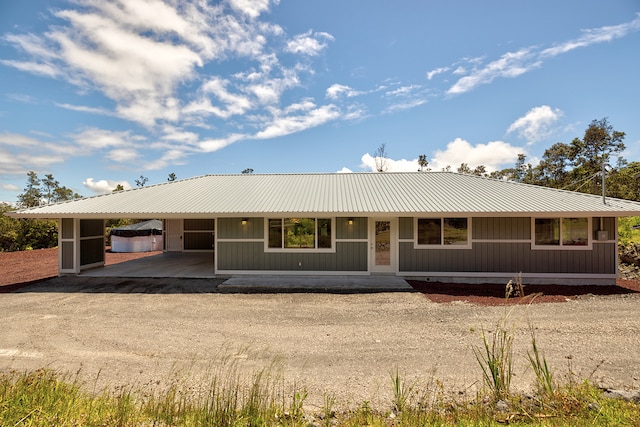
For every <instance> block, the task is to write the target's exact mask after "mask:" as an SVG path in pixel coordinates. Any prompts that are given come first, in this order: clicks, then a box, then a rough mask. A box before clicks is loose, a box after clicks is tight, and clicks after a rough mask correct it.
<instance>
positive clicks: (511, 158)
mask: <svg viewBox="0 0 640 427" xmlns="http://www.w3.org/2000/svg"><path fill="white" fill-rule="evenodd" d="M518 153H524V150H523V149H522V147H514V146H512V145H510V144H508V143H506V142H504V141H491V142H488V143H486V144H477V145H471V144H470V143H469V142H468V141H466V140H464V139H462V138H456V139H455V140H453V141H451V142H449V143H448V144H447V147H446V149H444V150H436V151H435V153H434V154H433V158H432V159H427V160H429V167H430V168H432V169H433V170H442V169H445V168H446V167H447V166H450V167H451V170H454V171H455V170H456V169H457V168H458V167H459V166H460V165H461V164H462V163H466V164H468V165H469V167H470V168H472V169H473V168H475V167H476V166H479V165H484V166H485V167H486V168H487V171H495V170H500V169H504V167H508V166H511V165H513V164H515V161H516V159H517V158H518Z"/></svg>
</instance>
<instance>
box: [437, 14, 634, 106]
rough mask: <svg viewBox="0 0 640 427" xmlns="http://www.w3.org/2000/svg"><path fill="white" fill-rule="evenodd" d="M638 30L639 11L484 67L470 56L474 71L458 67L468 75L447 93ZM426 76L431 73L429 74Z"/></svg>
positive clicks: (515, 74) (515, 73) (526, 69)
mask: <svg viewBox="0 0 640 427" xmlns="http://www.w3.org/2000/svg"><path fill="white" fill-rule="evenodd" d="M636 31H640V14H637V16H636V18H635V19H634V20H633V21H630V22H626V23H623V24H620V25H613V26H604V27H599V28H594V29H588V30H585V31H584V32H583V35H582V36H580V37H578V38H575V39H572V40H568V41H566V42H564V43H560V44H558V45H556V46H553V47H550V48H546V49H543V50H540V48H538V47H526V48H522V49H519V50H517V51H515V52H507V53H505V54H503V55H502V56H501V57H500V58H499V59H497V60H495V61H492V62H490V63H488V64H487V65H485V66H481V65H480V63H481V61H482V58H471V59H468V60H465V61H466V62H468V63H469V64H470V65H473V67H472V70H471V71H469V72H468V74H467V70H466V69H465V68H464V67H462V66H459V67H458V68H457V69H456V70H455V71H454V72H453V74H454V75H463V74H467V75H465V76H464V77H462V78H460V79H459V80H458V81H456V82H455V83H454V84H453V85H452V86H451V87H450V88H449V89H448V90H447V94H448V95H459V94H462V93H466V92H469V91H471V90H473V89H475V88H476V87H477V86H479V85H483V84H488V83H491V82H492V81H493V80H495V79H496V78H499V77H503V78H513V77H518V76H520V75H522V74H524V73H527V72H529V71H531V70H533V69H535V68H538V67H540V66H541V65H542V64H543V63H544V61H545V60H547V59H549V58H551V57H555V56H558V55H561V54H564V53H567V52H570V51H572V50H574V49H577V48H581V47H587V46H591V45H593V44H597V43H603V42H609V41H611V40H614V39H617V38H621V37H624V36H626V35H628V34H630V33H632V32H636ZM437 70H440V69H437ZM427 76H429V74H428V75H427Z"/></svg>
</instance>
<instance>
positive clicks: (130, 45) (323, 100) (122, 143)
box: [0, 0, 640, 203]
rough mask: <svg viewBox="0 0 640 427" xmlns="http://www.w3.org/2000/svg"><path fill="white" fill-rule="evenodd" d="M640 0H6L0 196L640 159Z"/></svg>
mask: <svg viewBox="0 0 640 427" xmlns="http://www.w3.org/2000/svg"><path fill="white" fill-rule="evenodd" d="M638 75H640V3H638V2H637V1H636V0H612V1H609V2H602V1H595V0H566V1H557V0H552V1H549V0H536V1H524V0H523V1H517V2H515V1H511V0H504V1H497V0H487V1H482V2H479V1H477V0H453V1H444V0H439V1H435V0H433V1H432V0H424V1H417V0H416V1H408V0H405V1H403V0H399V1H393V2H391V1H382V0H350V1H344V0H322V1H319V0H316V1H310V0H280V1H278V0H225V1H206V0H164V1H163V0H110V1H105V0H30V1H28V2H27V1H18V0H2V1H0V201H4V202H8V203H15V202H16V200H17V197H18V195H19V194H20V193H22V192H23V190H24V188H25V186H26V183H27V173H28V172H29V171H35V172H36V173H37V174H38V176H39V177H40V178H43V177H44V176H45V175H46V174H52V175H53V176H54V178H55V179H56V180H58V181H59V182H60V185H62V186H65V187H68V188H70V189H72V190H73V191H75V192H76V193H78V194H80V195H82V196H93V195H96V194H101V193H105V192H110V191H112V190H113V188H115V187H116V186H117V185H118V184H120V185H122V186H123V187H125V188H134V187H136V182H135V181H136V179H139V178H140V177H141V176H144V177H146V178H148V182H147V185H150V184H157V183H162V182H166V181H167V179H168V176H169V174H171V173H173V174H175V175H176V177H177V178H178V179H185V178H190V177H194V176H200V175H205V174H218V173H222V174H229V173H233V174H235V173H240V172H242V171H243V170H245V169H247V168H251V169H253V170H254V172H255V173H311V172H329V173H333V172H345V173H348V172H370V171H373V170H375V160H374V158H373V155H374V153H375V152H376V150H377V149H378V147H380V146H381V145H382V144H384V146H385V151H386V154H387V157H388V161H387V166H388V170H389V171H417V170H418V164H417V159H418V156H419V155H422V154H424V155H426V156H427V160H428V162H429V168H431V169H432V170H434V171H439V170H442V169H445V168H446V167H447V166H449V167H450V168H451V169H452V170H455V169H457V168H458V167H459V166H460V164H461V163H467V164H468V165H469V166H470V167H471V168H474V167H475V166H478V165H484V166H485V167H486V168H487V170H489V171H492V170H500V169H504V168H507V167H512V166H513V165H514V164H515V162H516V159H517V156H518V154H519V153H522V154H525V155H526V156H527V160H528V162H531V163H533V164H534V165H536V164H537V162H538V161H539V159H540V158H541V157H542V155H543V153H544V151H545V149H547V148H549V147H551V145H553V144H554V143H556V142H564V143H567V144H568V143H570V142H571V141H572V140H573V139H574V138H576V137H579V138H581V137H582V136H583V135H584V131H585V129H586V128H587V126H588V125H589V123H590V122H591V121H592V120H594V119H602V118H604V117H607V118H608V119H609V122H610V123H611V124H612V125H613V127H614V128H615V129H616V130H619V131H623V132H626V138H625V144H626V146H627V150H626V151H625V152H624V154H623V155H624V157H625V158H626V159H627V160H628V161H640V114H639V113H640V111H639V110H640V104H639V100H640V79H639V78H638Z"/></svg>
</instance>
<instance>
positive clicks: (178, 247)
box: [166, 219, 182, 252]
mask: <svg viewBox="0 0 640 427" xmlns="http://www.w3.org/2000/svg"><path fill="white" fill-rule="evenodd" d="M166 224H167V234H166V238H167V252H182V220H181V219H168V220H167V221H166Z"/></svg>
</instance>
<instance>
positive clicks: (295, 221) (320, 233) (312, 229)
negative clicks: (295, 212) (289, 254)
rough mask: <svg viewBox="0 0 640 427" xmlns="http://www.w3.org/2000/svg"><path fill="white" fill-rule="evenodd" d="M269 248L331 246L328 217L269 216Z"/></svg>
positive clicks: (318, 247)
mask: <svg viewBox="0 0 640 427" xmlns="http://www.w3.org/2000/svg"><path fill="white" fill-rule="evenodd" d="M268 227H269V230H268V236H269V242H268V248H269V249H292V250H293V249H300V250H307V249H326V250H331V249H332V247H333V235H332V232H331V219H330V218H269V219H268Z"/></svg>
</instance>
